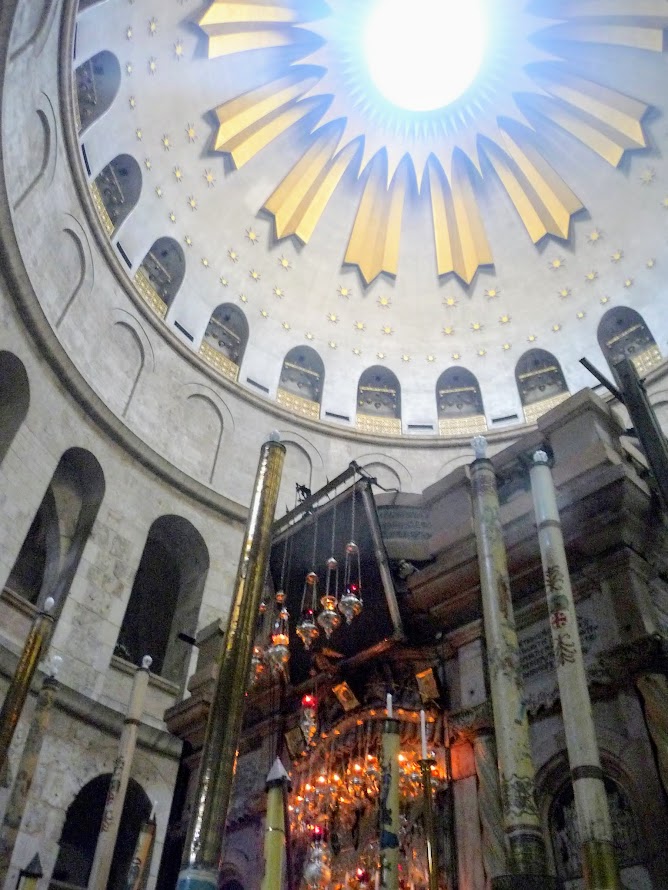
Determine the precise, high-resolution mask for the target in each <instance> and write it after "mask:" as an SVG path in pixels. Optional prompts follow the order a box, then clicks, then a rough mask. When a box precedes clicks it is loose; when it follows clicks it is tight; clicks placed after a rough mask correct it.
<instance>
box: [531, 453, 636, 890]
mask: <svg viewBox="0 0 668 890" xmlns="http://www.w3.org/2000/svg"><path fill="white" fill-rule="evenodd" d="M530 475H531V491H532V494H533V502H534V510H535V514H536V523H537V525H538V538H539V542H540V553H541V559H542V563H543V576H544V579H545V591H546V593H547V606H548V612H549V615H550V628H551V632H552V645H553V649H554V658H555V662H556V665H557V681H558V683H559V695H560V697H561V711H562V715H563V720H564V730H565V733H566V748H567V751H568V762H569V766H570V769H571V779H572V781H573V792H574V795H575V811H576V814H577V823H578V835H579V839H580V844H581V846H582V863H583V876H584V882H585V887H587V888H589V890H619V888H620V887H621V884H620V882H619V870H618V868H617V863H616V860H615V852H614V847H613V838H612V825H611V822H610V813H609V810H608V799H607V795H606V793H605V786H604V784H603V770H602V769H601V761H600V757H599V752H598V744H597V741H596V731H595V729H594V718H593V715H592V710H591V701H590V698H589V689H588V687H587V674H586V671H585V665H584V659H583V657H582V646H581V644H580V633H579V630H578V622H577V615H576V612H575V603H574V600H573V590H572V588H571V580H570V575H569V571H568V563H567V561H566V549H565V547H564V538H563V534H562V531H561V522H560V519H559V511H558V509H557V498H556V491H555V488H554V482H553V480H552V471H551V470H550V467H549V465H548V457H547V454H546V453H545V452H544V451H537V452H536V453H535V454H534V456H533V465H532V467H531V470H530Z"/></svg>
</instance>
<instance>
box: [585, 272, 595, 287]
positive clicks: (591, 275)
mask: <svg viewBox="0 0 668 890" xmlns="http://www.w3.org/2000/svg"><path fill="white" fill-rule="evenodd" d="M584 278H585V281H586V282H587V284H591V283H592V281H596V279H597V278H598V272H597V271H596V269H591V270H590V271H589V272H587V273H586V274H585V277H584Z"/></svg>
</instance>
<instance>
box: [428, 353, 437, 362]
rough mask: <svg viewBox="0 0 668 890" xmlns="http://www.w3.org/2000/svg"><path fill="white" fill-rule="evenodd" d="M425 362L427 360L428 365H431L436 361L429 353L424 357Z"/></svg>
mask: <svg viewBox="0 0 668 890" xmlns="http://www.w3.org/2000/svg"><path fill="white" fill-rule="evenodd" d="M426 360H427V361H428V362H429V363H430V364H433V363H434V362H435V361H436V356H435V355H434V354H433V353H431V352H430V353H429V355H428V356H426Z"/></svg>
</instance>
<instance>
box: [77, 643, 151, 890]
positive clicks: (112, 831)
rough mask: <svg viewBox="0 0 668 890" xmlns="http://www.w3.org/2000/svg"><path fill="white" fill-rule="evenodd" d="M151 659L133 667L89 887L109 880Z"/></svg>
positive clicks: (95, 888) (99, 887)
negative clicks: (128, 697)
mask: <svg viewBox="0 0 668 890" xmlns="http://www.w3.org/2000/svg"><path fill="white" fill-rule="evenodd" d="M152 663H153V659H152V658H151V656H150V655H145V656H144V657H143V658H142V662H141V667H139V668H137V670H136V671H135V676H134V680H133V683H132V692H131V693H130V703H129V705H128V710H127V714H126V717H125V721H124V723H123V731H122V732H121V739H120V742H119V743H118V756H117V757H116V760H115V761H114V769H113V772H112V774H111V781H110V782H109V790H108V791H107V799H106V801H105V804H104V810H103V812H102V824H101V825H100V833H99V835H98V837H97V846H96V848H95V858H94V859H93V867H92V868H91V872H90V877H89V879H88V888H89V890H104V888H105V887H106V886H107V883H108V881H109V872H110V871H111V863H112V860H113V858H114V849H115V847H116V839H117V837H118V829H119V828H120V825H121V816H122V814H123V804H124V803H125V793H126V791H127V790H128V782H129V781H130V772H131V770H132V760H133V758H134V753H135V747H136V745H137V733H138V731H139V724H140V723H141V718H142V715H143V713H144V699H145V698H146V690H147V689H148V680H149V670H150V667H151V664H152Z"/></svg>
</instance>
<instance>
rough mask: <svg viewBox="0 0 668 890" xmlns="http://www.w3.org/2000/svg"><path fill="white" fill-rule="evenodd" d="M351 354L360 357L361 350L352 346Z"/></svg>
mask: <svg viewBox="0 0 668 890" xmlns="http://www.w3.org/2000/svg"><path fill="white" fill-rule="evenodd" d="M352 352H353V355H358V356H359V355H362V350H361V349H360V348H359V346H353V350H352Z"/></svg>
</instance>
